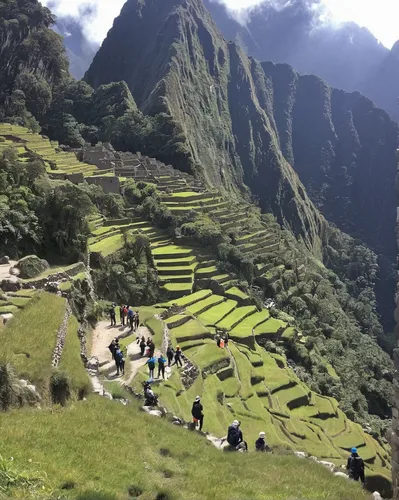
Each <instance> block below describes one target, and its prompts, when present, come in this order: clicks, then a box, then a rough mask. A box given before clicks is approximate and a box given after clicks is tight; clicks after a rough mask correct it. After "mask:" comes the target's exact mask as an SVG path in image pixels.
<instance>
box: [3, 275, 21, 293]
mask: <svg viewBox="0 0 399 500" xmlns="http://www.w3.org/2000/svg"><path fill="white" fill-rule="evenodd" d="M0 288H1V289H2V290H3V292H18V290H21V283H20V282H19V280H18V278H17V277H16V276H12V277H11V278H8V279H5V280H3V281H2V282H1V283H0Z"/></svg>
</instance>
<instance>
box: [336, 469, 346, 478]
mask: <svg viewBox="0 0 399 500" xmlns="http://www.w3.org/2000/svg"><path fill="white" fill-rule="evenodd" d="M334 476H337V477H344V478H345V479H348V475H347V474H345V472H340V471H338V472H334Z"/></svg>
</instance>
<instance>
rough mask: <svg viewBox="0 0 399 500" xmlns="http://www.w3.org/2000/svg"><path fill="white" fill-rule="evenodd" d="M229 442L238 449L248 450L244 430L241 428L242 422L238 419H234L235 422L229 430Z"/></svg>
mask: <svg viewBox="0 0 399 500" xmlns="http://www.w3.org/2000/svg"><path fill="white" fill-rule="evenodd" d="M227 442H228V443H229V445H230V446H232V447H233V448H235V449H236V450H237V451H239V450H240V451H247V449H248V446H247V443H246V442H245V441H244V437H243V435H242V431H241V429H240V422H239V421H238V420H234V421H233V423H232V424H231V425H230V427H229V428H228V430H227Z"/></svg>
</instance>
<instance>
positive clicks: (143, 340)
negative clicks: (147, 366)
mask: <svg viewBox="0 0 399 500" xmlns="http://www.w3.org/2000/svg"><path fill="white" fill-rule="evenodd" d="M145 346H146V343H145V338H144V336H143V337H141V340H140V354H141V356H144V351H145Z"/></svg>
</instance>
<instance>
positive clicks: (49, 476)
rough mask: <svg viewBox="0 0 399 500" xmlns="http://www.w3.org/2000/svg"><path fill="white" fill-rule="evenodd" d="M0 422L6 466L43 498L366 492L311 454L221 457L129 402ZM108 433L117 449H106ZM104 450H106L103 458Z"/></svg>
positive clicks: (358, 495) (357, 496) (6, 417)
mask: <svg viewBox="0 0 399 500" xmlns="http://www.w3.org/2000/svg"><path fill="white" fill-rule="evenodd" d="M99 415H101V418H100V419H99ZM0 425H1V428H2V443H1V448H0V450H1V453H2V456H3V458H4V459H6V458H7V457H10V456H13V457H14V463H13V467H18V468H19V470H21V471H24V472H25V471H26V473H25V475H26V476H27V477H29V476H30V475H32V476H33V477H37V476H39V477H40V476H41V477H43V483H44V487H45V489H44V491H42V492H41V493H40V495H41V496H40V497H43V498H46V499H47V498H48V499H49V498H54V497H50V495H51V494H52V495H54V494H58V493H59V494H62V495H63V498H78V499H80V500H90V499H93V500H94V499H101V500H119V499H123V498H128V497H129V490H130V491H131V493H130V497H133V498H134V496H137V493H136V495H135V494H134V492H141V493H140V499H141V498H143V499H147V500H153V499H155V498H158V499H160V498H167V499H175V500H179V499H190V500H200V499H209V500H210V499H213V498H218V499H221V500H229V499H231V498H249V497H250V498H253V499H270V500H272V499H273V500H274V499H277V498H281V499H283V498H294V497H295V498H326V499H334V500H335V499H336V500H338V499H340V500H363V499H364V500H365V499H367V498H368V495H367V494H366V493H364V492H363V491H362V490H361V489H360V488H358V486H357V485H356V484H350V483H348V482H347V481H346V480H344V479H342V478H334V477H333V476H332V475H331V473H330V472H329V471H328V470H326V469H325V468H324V467H322V466H320V465H318V464H315V463H312V462H311V461H309V462H308V461H301V460H299V459H297V458H296V457H292V456H275V455H274V456H267V455H262V456H260V457H259V455H255V454H248V455H247V456H245V457H243V456H242V455H241V454H233V453H232V454H229V455H228V457H227V456H226V454H224V453H221V452H220V451H219V450H216V449H215V448H214V447H213V446H212V445H211V444H210V443H207V442H206V440H205V439H204V438H203V437H202V436H199V435H196V434H195V433H189V431H187V430H186V431H185V430H182V429H178V428H176V427H173V426H171V425H170V424H169V423H168V422H166V421H164V420H160V419H157V420H154V419H153V417H149V416H147V415H145V414H143V413H140V412H139V411H138V409H137V407H136V404H133V403H132V404H131V405H129V406H128V407H127V408H125V407H123V406H122V405H120V404H118V403H116V402H112V401H106V400H104V399H100V398H98V399H89V400H88V401H86V402H80V403H77V404H75V405H73V406H72V407H70V408H64V409H58V410H56V411H49V410H43V411H40V412H38V411H18V412H11V413H9V414H0ZM3 430H4V431H3ZM44 431H45V432H44ZM16 436H18V440H17V441H16V439H15V437H16ZM55 437H56V439H55ZM116 441H117V442H118V445H117V452H115V453H111V450H115V442H116ZM83 448H84V449H85V450H86V451H85V452H84V453H82V449H83ZM104 450H109V451H110V455H109V458H108V457H107V459H104ZM107 454H108V452H107ZM17 470H18V469H17ZM218 471H220V472H221V471H223V474H220V476H219V474H218ZM288 472H289V473H288ZM0 478H1V475H0ZM0 481H1V479H0ZM0 485H1V486H2V483H1V482H0ZM15 490H16V491H15ZM27 490H28V488H27ZM6 491H7V492H9V493H11V494H12V493H13V492H14V493H18V488H17V487H13V485H12V484H11V485H10V486H9V488H7V489H6ZM46 492H47V496H46ZM132 493H133V494H132ZM162 494H163V496H161V495H162ZM32 497H33V496H32ZM40 497H39V498H40ZM24 498H29V490H28V491H26V492H25V496H24ZM34 498H38V496H37V494H36V496H34Z"/></svg>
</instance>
